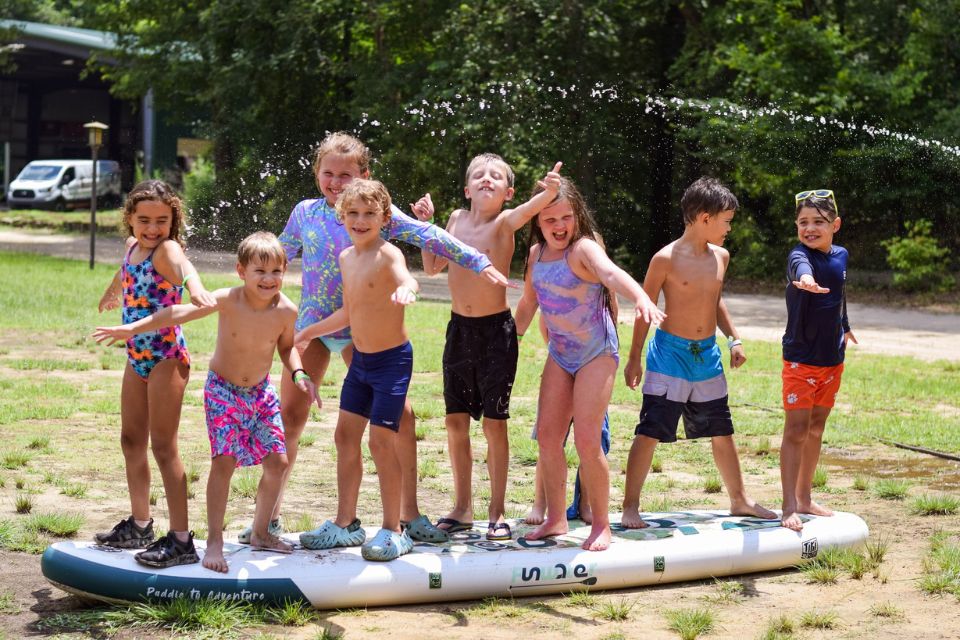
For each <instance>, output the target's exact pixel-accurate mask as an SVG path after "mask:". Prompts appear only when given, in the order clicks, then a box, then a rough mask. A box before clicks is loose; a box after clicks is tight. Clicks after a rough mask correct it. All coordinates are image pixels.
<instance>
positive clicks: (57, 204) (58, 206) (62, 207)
mask: <svg viewBox="0 0 960 640" xmlns="http://www.w3.org/2000/svg"><path fill="white" fill-rule="evenodd" d="M53 210H54V211H66V210H67V201H66V200H64V199H63V198H57V199H56V200H54V201H53Z"/></svg>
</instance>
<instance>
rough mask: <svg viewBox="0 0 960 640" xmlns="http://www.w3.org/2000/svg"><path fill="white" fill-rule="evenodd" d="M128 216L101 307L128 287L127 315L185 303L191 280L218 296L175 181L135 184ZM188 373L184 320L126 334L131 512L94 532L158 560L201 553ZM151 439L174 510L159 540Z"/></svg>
mask: <svg viewBox="0 0 960 640" xmlns="http://www.w3.org/2000/svg"><path fill="white" fill-rule="evenodd" d="M123 221H124V224H125V225H126V227H127V232H128V233H129V234H130V239H129V240H128V241H127V253H126V256H125V257H124V260H123V266H122V268H121V269H120V271H119V272H118V273H117V276H116V277H115V278H114V281H113V283H111V285H110V286H109V287H108V288H107V291H106V293H104V294H103V298H101V300H100V310H101V311H104V310H105V309H114V308H116V307H117V306H118V304H119V302H120V300H121V293H122V303H123V321H124V322H125V323H126V322H133V321H135V320H138V319H140V318H143V317H145V316H149V315H150V314H152V313H154V312H156V311H158V310H160V309H162V308H164V307H169V306H171V305H174V304H177V303H179V302H180V299H181V297H182V295H183V290H184V288H186V289H187V290H188V291H189V292H190V299H191V301H192V302H193V303H194V304H196V305H198V306H211V305H212V304H214V299H213V296H211V294H210V293H209V292H208V291H207V290H206V289H205V288H204V286H203V284H202V283H201V282H200V278H199V276H198V275H197V270H196V269H195V268H194V267H193V265H192V264H190V261H189V260H187V256H186V255H185V254H184V252H183V246H182V240H181V239H180V229H181V227H182V225H183V203H182V202H181V200H180V198H179V196H177V194H176V192H175V191H174V190H173V189H172V188H171V187H170V185H168V184H166V183H165V182H162V181H160V180H145V181H143V182H141V183H139V184H138V185H136V186H135V187H134V188H133V190H132V191H131V192H130V195H128V196H127V201H126V204H125V205H124V215H123ZM189 376H190V354H189V352H188V351H187V345H186V342H184V339H183V335H182V333H181V332H180V327H170V328H166V329H159V330H157V331H150V332H147V333H141V334H138V335H135V336H133V337H132V338H131V339H130V340H128V341H127V367H126V370H125V371H124V373H123V386H122V390H121V393H120V403H121V404H120V406H121V408H120V424H121V427H120V443H121V446H122V448H123V457H124V462H125V464H126V467H127V488H128V490H129V492H130V507H131V511H132V514H131V515H130V517H129V518H127V519H126V520H121V521H120V523H119V524H117V525H116V526H115V527H114V528H113V529H112V530H111V531H106V532H103V533H98V534H96V536H95V539H96V541H97V542H99V543H100V544H103V545H107V546H113V547H122V548H141V547H148V548H147V549H146V550H145V551H143V552H141V553H139V554H137V556H136V558H137V560H138V561H139V562H141V563H143V564H146V565H149V566H152V567H169V566H174V565H178V564H186V563H191V562H198V561H199V558H198V557H197V553H196V551H195V550H194V547H193V536H192V535H191V534H190V533H189V526H188V525H187V478H186V473H185V472H184V470H183V462H182V461H181V460H180V453H179V451H178V450H177V432H178V430H179V427H180V407H181V404H182V402H183V391H184V388H185V387H186V385H187V379H188V378H189ZM148 445H149V446H150V448H151V449H152V450H153V457H154V458H155V459H156V461H157V466H158V467H159V468H160V476H161V477H162V478H163V487H164V493H165V494H166V497H167V508H168V510H169V518H170V532H169V533H168V534H167V535H166V536H163V537H161V538H159V539H157V540H156V541H154V532H153V519H151V518H150V467H149V465H148V464H147V447H148Z"/></svg>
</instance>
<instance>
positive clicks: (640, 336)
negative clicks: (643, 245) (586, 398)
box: [623, 254, 669, 389]
mask: <svg viewBox="0 0 960 640" xmlns="http://www.w3.org/2000/svg"><path fill="white" fill-rule="evenodd" d="M668 267H669V259H668V258H667V257H665V256H661V255H660V254H657V255H655V256H653V259H652V260H650V266H649V267H648V268H647V277H646V278H644V279H643V291H644V293H646V295H647V297H648V298H649V299H650V300H651V301H653V302H654V303H655V302H656V300H658V299H659V298H660V290H661V289H662V288H663V283H664V281H665V280H666V277H667V268H668ZM649 331H650V322H649V321H648V320H645V319H644V318H643V317H642V316H640V315H639V314H638V315H637V316H636V317H635V318H634V320H633V342H632V343H631V344H630V356H629V357H628V359H627V365H626V366H625V367H624V368H623V378H624V382H626V384H627V386H628V387H630V388H631V389H636V388H637V386H639V384H640V380H641V379H642V378H643V345H644V343H645V342H646V341H647V333H648V332H649Z"/></svg>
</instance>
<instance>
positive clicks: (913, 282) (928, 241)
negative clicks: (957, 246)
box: [883, 218, 954, 291]
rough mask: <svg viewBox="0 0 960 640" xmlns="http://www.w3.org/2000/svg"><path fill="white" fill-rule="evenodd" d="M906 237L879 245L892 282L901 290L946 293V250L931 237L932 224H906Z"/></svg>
mask: <svg viewBox="0 0 960 640" xmlns="http://www.w3.org/2000/svg"><path fill="white" fill-rule="evenodd" d="M904 226H905V227H906V232H907V233H906V236H899V237H896V238H890V239H889V240H885V241H884V242H883V246H884V247H885V248H886V250H887V264H889V265H890V268H892V269H893V283H894V284H895V285H896V286H897V287H898V288H899V289H902V290H904V291H947V290H949V289H950V288H952V287H953V285H954V278H953V276H951V275H950V272H949V270H948V269H949V262H948V261H947V260H946V258H948V256H949V255H950V250H949V249H948V248H946V247H941V246H940V244H939V243H938V242H937V240H936V238H934V237H933V235H932V233H933V224H932V223H931V222H930V221H929V220H926V219H924V218H920V219H919V220H913V221H907V222H906V223H905V225H904Z"/></svg>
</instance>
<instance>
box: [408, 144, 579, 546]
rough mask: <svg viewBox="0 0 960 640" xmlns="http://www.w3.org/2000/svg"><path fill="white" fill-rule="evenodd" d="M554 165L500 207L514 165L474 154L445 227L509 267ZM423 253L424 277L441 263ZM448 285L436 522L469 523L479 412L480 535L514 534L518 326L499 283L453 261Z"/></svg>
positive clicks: (452, 529) (550, 189)
mask: <svg viewBox="0 0 960 640" xmlns="http://www.w3.org/2000/svg"><path fill="white" fill-rule="evenodd" d="M561 166H562V163H560V162H558V163H556V165H555V166H554V168H553V171H550V172H548V173H547V175H546V176H545V177H544V178H543V180H542V181H541V182H540V184H541V186H543V188H544V190H543V191H540V192H539V193H537V194H536V195H535V196H533V197H532V198H531V199H530V200H529V201H527V202H525V203H523V204H521V205H520V206H518V207H516V208H514V209H506V210H504V209H503V205H504V203H505V202H506V201H508V200H510V199H512V198H513V194H514V189H513V169H511V168H510V165H508V164H507V163H506V162H504V160H503V158H501V157H500V156H498V155H496V154H494V153H483V154H480V155H478V156H476V157H475V158H474V159H473V160H471V161H470V165H469V166H468V167H467V174H466V186H465V187H464V190H463V191H464V195H465V196H466V198H467V199H468V200H470V209H469V210H465V209H457V210H456V211H454V212H453V213H452V214H450V220H449V221H448V222H447V233H449V234H450V235H452V236H453V237H455V238H457V239H458V240H461V241H462V242H464V243H466V244H468V245H470V246H472V247H476V248H477V249H480V250H482V251H483V252H484V253H485V254H486V255H487V256H489V257H490V260H491V262H492V263H493V264H494V266H495V267H496V268H497V269H498V270H499V271H501V272H509V271H510V260H511V259H512V258H513V250H514V234H515V233H516V231H517V229H519V228H520V227H522V226H523V225H525V224H526V223H527V222H528V221H529V220H530V218H532V217H533V216H534V215H536V214H537V213H539V212H540V210H541V209H543V208H544V207H545V206H547V205H548V204H550V202H552V201H553V199H554V198H555V197H556V195H557V189H558V188H559V186H560V176H559V174H558V173H557V172H558V171H559V170H560V167H561ZM422 254H423V270H424V271H425V272H426V273H427V274H428V275H435V274H437V273H439V272H440V271H441V270H442V269H443V268H444V267H445V266H446V265H447V263H448V260H446V259H445V258H441V257H438V256H436V255H434V254H432V253H430V252H429V251H427V250H426V249H424V250H423V251H422ZM447 283H448V284H449V286H450V296H451V298H452V306H453V310H452V313H451V315H450V322H449V323H448V324H447V340H446V345H445V347H444V350H443V397H444V400H445V402H446V408H447V419H446V426H447V448H448V450H449V451H450V464H451V466H452V467H453V489H454V494H455V501H454V505H453V510H452V511H450V512H449V513H447V515H446V516H445V517H443V518H440V520H439V521H438V522H437V526H438V527H439V528H440V529H442V530H444V531H446V532H448V533H456V532H458V531H466V530H469V529H470V528H472V527H473V495H472V493H473V491H472V480H471V475H472V470H473V453H472V451H471V448H470V418H471V417H472V418H473V419H474V420H479V419H480V417H481V415H482V416H483V434H484V436H485V437H486V439H487V471H488V473H489V475H490V504H489V506H488V509H487V518H488V523H489V524H488V526H487V540H510V538H511V537H512V535H513V533H512V532H511V530H510V525H509V524H507V523H506V522H505V521H504V516H505V505H504V502H505V500H506V492H507V467H508V465H509V462H510V446H509V440H508V434H507V419H508V418H509V417H510V391H511V389H512V388H513V379H514V376H515V375H516V373H517V329H516V326H515V325H514V321H513V315H512V314H511V313H510V305H509V304H507V292H506V289H504V288H503V287H501V286H497V285H496V284H493V283H490V282H487V281H484V280H482V279H481V278H478V277H477V276H476V274H474V273H471V272H470V271H468V270H467V269H464V268H463V267H459V266H456V265H451V267H450V277H449V279H448V281H447Z"/></svg>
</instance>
